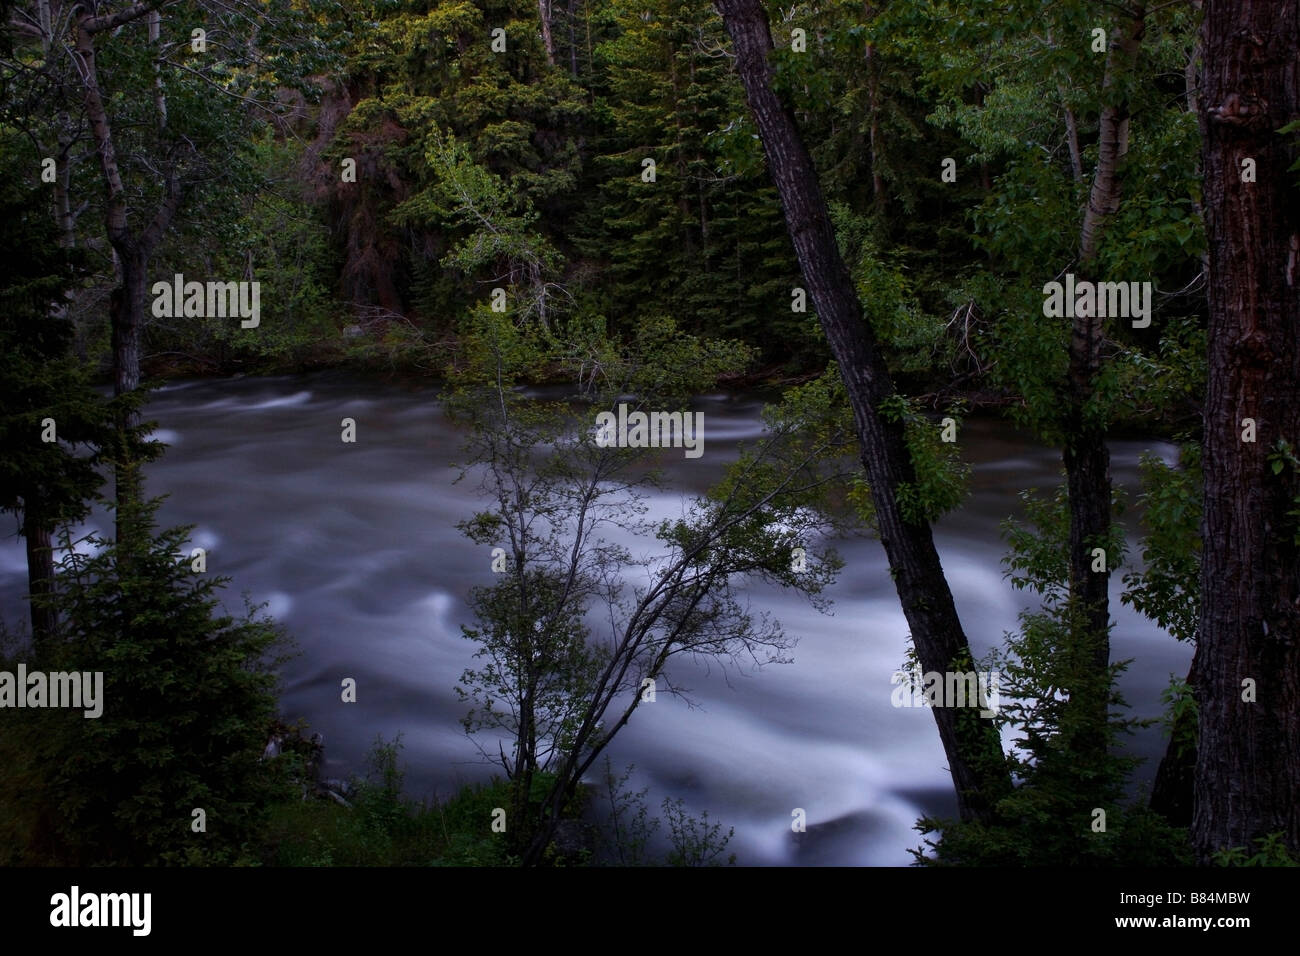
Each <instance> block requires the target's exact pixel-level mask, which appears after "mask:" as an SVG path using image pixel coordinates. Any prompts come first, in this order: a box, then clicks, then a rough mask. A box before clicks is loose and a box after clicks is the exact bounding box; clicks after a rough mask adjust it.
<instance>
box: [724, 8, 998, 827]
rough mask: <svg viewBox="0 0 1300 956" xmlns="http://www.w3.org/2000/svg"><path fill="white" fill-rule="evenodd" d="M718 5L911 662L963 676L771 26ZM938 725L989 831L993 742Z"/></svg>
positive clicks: (953, 717)
mask: <svg viewBox="0 0 1300 956" xmlns="http://www.w3.org/2000/svg"><path fill="white" fill-rule="evenodd" d="M714 5H715V6H716V8H717V10H718V12H719V14H721V16H722V19H723V21H724V23H725V24H726V27H727V32H728V33H729V34H730V35H731V39H732V44H733V47H734V50H735V55H736V71H737V72H738V73H739V75H740V78H741V81H742V83H743V84H744V87H745V95H746V98H747V100H748V102H749V107H750V110H751V111H752V112H753V114H754V119H755V122H756V123H757V125H758V130H759V133H760V136H761V138H762V142H763V149H764V151H765V153H766V156H767V165H768V171H769V173H770V175H771V177H772V180H773V182H774V183H775V185H776V187H777V191H778V193H779V194H780V196H781V206H782V209H783V210H784V213H785V219H786V225H787V227H788V229H789V232H790V237H791V239H792V241H793V243H794V247H795V252H796V254H797V255H798V258H799V265H800V268H801V269H802V271H803V276H804V282H805V283H806V284H807V286H808V292H809V295H810V296H811V297H812V300H813V303H814V305H815V306H816V309H817V315H818V318H819V319H820V321H821V324H822V328H823V330H824V331H825V333H826V337H827V340H828V341H829V343H830V347H831V351H832V353H833V354H834V356H835V358H836V360H837V362H838V363H839V367H840V373H841V374H842V375H843V377H844V383H845V386H846V388H847V390H848V394H849V401H850V403H851V405H852V407H853V415H854V421H855V423H856V427H857V433H858V439H859V442H860V444H861V446H862V464H863V467H864V468H865V470H866V476H867V481H868V483H869V485H870V487H871V494H872V499H873V501H874V503H875V509H876V517H877V523H878V526H879V531H880V539H881V543H882V544H883V545H884V547H885V553H886V555H887V556H888V559H889V566H890V569H891V574H892V576H893V578H894V585H895V588H896V589H897V591H898V596H899V600H900V601H901V603H902V606H903V613H904V615H905V616H906V618H907V622H908V625H909V626H910V627H911V631H912V640H913V643H914V644H915V646H916V651H917V656H918V658H919V659H920V663H921V666H922V668H923V669H924V670H926V671H940V672H943V671H954V670H963V671H964V670H968V669H969V666H970V664H969V660H970V647H969V644H968V643H967V640H966V635H965V632H964V631H963V630H962V626H961V621H960V619H959V618H958V616H957V609H956V606H955V604H954V603H953V598H952V592H951V591H950V590H949V588H948V582H947V580H946V579H945V577H944V573H943V567H942V565H941V564H940V561H939V553H938V551H937V550H936V548H935V545H934V538H933V534H932V532H931V529H930V526H929V524H928V523H925V522H922V523H916V522H912V521H908V520H907V519H906V518H904V516H903V512H902V508H901V507H900V503H899V498H898V492H899V488H900V487H901V486H903V485H904V484H906V483H907V482H910V481H912V480H914V472H913V467H912V461H911V458H910V456H909V454H908V451H907V447H906V445H905V443H904V437H903V425H902V423H901V422H900V421H897V420H895V419H891V418H888V417H886V416H885V415H883V414H882V413H881V409H882V403H884V402H885V401H886V400H887V399H889V398H891V397H892V396H894V395H895V394H896V393H895V391H894V386H893V383H892V381H891V379H890V375H889V370H888V368H887V367H886V366H885V362H884V359H883V358H882V356H881V354H880V351H879V349H878V348H877V347H876V341H875V336H874V332H873V331H872V328H871V325H870V323H869V322H868V321H866V317H865V316H864V315H863V314H862V307H861V303H860V302H859V300H858V296H857V291H856V290H855V288H854V286H853V280H852V278H851V277H850V275H849V271H848V268H847V267H846V266H845V264H844V260H843V258H842V257H841V256H840V252H839V249H838V247H837V246H836V242H835V234H834V231H833V229H832V227H831V221H830V216H829V213H828V211H827V207H826V201H825V199H824V198H823V196H822V193H821V187H820V185H819V183H818V180H817V174H816V171H815V169H814V167H813V164H812V159H811V157H810V156H809V154H808V150H807V148H806V147H805V146H804V143H803V140H802V139H801V138H800V136H799V131H798V129H797V127H796V125H795V121H794V117H793V115H792V114H791V113H790V111H789V110H788V109H787V108H786V107H785V106H784V105H783V104H782V103H781V102H780V100H779V99H778V97H777V95H776V93H775V92H774V91H773V88H772V65H771V63H770V61H769V59H768V54H769V53H770V51H771V50H772V49H773V44H772V35H771V31H770V27H769V25H768V20H767V15H766V13H765V12H764V10H763V7H762V5H761V3H760V2H759V0H714ZM933 713H934V718H935V722H936V723H937V724H938V727H939V736H940V739H941V740H942V742H943V748H944V753H945V754H946V755H947V758H948V763H949V769H950V771H951V773H952V777H953V783H954V785H955V787H956V790H957V799H958V808H959V812H960V814H961V817H962V819H965V820H971V819H989V818H990V817H991V813H992V807H993V803H994V801H995V800H996V799H997V798H998V797H999V796H1000V795H1001V794H1002V793H1004V792H1005V791H1006V790H1007V789H1008V787H1009V786H1010V780H1009V776H1008V772H1007V769H1006V763H1005V759H1004V756H1003V753H1002V747H1001V742H1000V741H999V739H998V735H997V733H996V732H995V731H994V730H993V728H992V727H991V725H990V723H989V721H987V720H981V719H980V718H979V716H978V711H977V709H975V708H953V707H935V708H933Z"/></svg>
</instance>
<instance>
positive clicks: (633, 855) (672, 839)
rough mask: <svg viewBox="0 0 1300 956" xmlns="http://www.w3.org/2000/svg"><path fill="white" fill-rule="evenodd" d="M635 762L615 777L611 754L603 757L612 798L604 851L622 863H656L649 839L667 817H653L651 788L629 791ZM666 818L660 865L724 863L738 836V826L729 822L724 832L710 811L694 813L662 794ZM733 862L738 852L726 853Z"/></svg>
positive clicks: (629, 864) (648, 864)
mask: <svg viewBox="0 0 1300 956" xmlns="http://www.w3.org/2000/svg"><path fill="white" fill-rule="evenodd" d="M634 769H635V767H632V766H629V767H628V768H627V769H626V770H625V771H624V772H623V774H622V776H619V777H616V776H615V775H614V771H613V767H612V765H611V763H610V761H609V758H608V757H606V758H605V770H604V784H605V792H606V794H607V796H608V798H609V816H608V818H607V820H606V823H605V828H606V831H607V835H608V844H609V845H608V847H607V849H606V853H607V855H608V857H609V859H610V861H611V862H613V863H614V864H616V865H619V866H653V865H656V864H657V863H658V861H656V860H655V859H654V858H653V857H652V856H651V854H650V845H651V841H652V840H653V838H654V835H655V834H656V833H657V832H658V830H659V827H660V825H661V823H662V822H663V821H662V820H661V819H660V818H658V817H651V816H650V815H649V809H648V808H647V807H646V804H645V795H646V793H647V792H648V788H642V789H641V790H638V791H635V792H633V791H631V790H629V789H628V788H627V781H628V779H629V778H630V777H631V776H632V771H633V770H634ZM661 806H662V809H663V811H664V819H666V820H667V821H668V843H669V849H668V852H667V855H666V856H665V857H664V859H663V861H662V862H661V863H658V865H666V866H721V865H722V854H723V853H724V852H726V848H727V844H728V843H730V842H731V838H732V837H733V836H735V833H736V828H735V827H729V828H728V829H727V832H726V833H725V834H723V832H722V824H721V823H709V812H708V811H707V810H705V811H703V812H702V813H701V814H700V816H698V817H695V816H693V815H691V814H690V813H688V812H687V810H686V805H685V801H684V800H682V799H681V798H680V797H679V798H677V799H676V800H673V799H671V798H669V797H664V800H663V803H662V805H661ZM726 862H727V863H728V864H733V865H734V864H735V862H736V854H734V853H731V854H729V855H728V856H727V857H726Z"/></svg>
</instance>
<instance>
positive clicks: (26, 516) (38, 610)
mask: <svg viewBox="0 0 1300 956" xmlns="http://www.w3.org/2000/svg"><path fill="white" fill-rule="evenodd" d="M23 540H24V541H25V542H26V545H27V590H28V592H29V593H30V594H31V601H30V603H31V608H32V646H33V648H34V649H35V650H37V651H38V652H39V651H40V650H42V648H43V646H44V645H46V644H48V642H49V640H50V638H51V637H53V635H54V630H55V627H56V626H57V624H58V619H57V617H56V615H55V612H54V608H53V607H52V606H51V605H49V604H48V603H47V600H48V598H49V597H50V596H51V594H52V593H53V590H54V551H53V549H52V548H51V546H50V529H49V527H48V526H47V525H46V524H45V522H44V521H42V520H41V517H40V515H39V514H38V508H37V506H36V504H35V503H34V502H30V501H29V502H25V503H24V507H23Z"/></svg>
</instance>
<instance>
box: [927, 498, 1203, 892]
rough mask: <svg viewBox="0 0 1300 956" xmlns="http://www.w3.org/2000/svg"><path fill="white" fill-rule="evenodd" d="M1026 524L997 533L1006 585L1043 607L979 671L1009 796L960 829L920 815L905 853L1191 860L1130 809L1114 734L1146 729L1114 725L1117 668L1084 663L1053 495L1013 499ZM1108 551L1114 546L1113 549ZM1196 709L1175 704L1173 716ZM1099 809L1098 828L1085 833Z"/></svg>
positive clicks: (1181, 837)
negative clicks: (1005, 547) (1002, 743)
mask: <svg viewBox="0 0 1300 956" xmlns="http://www.w3.org/2000/svg"><path fill="white" fill-rule="evenodd" d="M1021 499H1022V501H1023V502H1024V505H1025V508H1026V513H1027V520H1026V521H1024V522H1023V523H1021V522H1013V521H1008V522H1007V523H1006V524H1005V525H1004V529H1005V531H1006V533H1007V537H1008V540H1009V543H1010V553H1009V554H1008V556H1007V558H1006V559H1005V563H1006V565H1007V568H1008V571H1007V574H1008V577H1009V578H1010V579H1011V582H1012V584H1013V585H1014V586H1015V587H1017V588H1018V589H1027V590H1030V591H1032V592H1035V593H1036V594H1038V595H1039V596H1040V597H1041V599H1042V604H1041V607H1040V609H1039V610H1033V611H1030V610H1026V611H1023V612H1022V613H1021V614H1020V629H1019V631H1018V632H1017V633H1015V634H1008V635H1007V638H1006V642H1005V646H1004V647H1003V648H1001V649H996V650H995V651H993V652H991V653H990V654H989V655H988V656H987V657H986V658H985V659H984V661H983V662H982V663H981V665H980V666H981V669H983V670H986V671H991V672H993V673H996V674H998V675H999V679H998V684H997V692H998V697H999V705H998V706H997V707H996V708H995V710H996V713H995V715H994V716H993V717H992V718H991V720H992V721H993V723H994V725H995V726H996V727H997V728H998V730H999V731H1000V732H1003V733H1005V732H1007V731H1010V732H1011V733H1012V735H1013V743H1012V747H1011V750H1010V752H1009V753H1008V756H1007V759H1008V762H1009V765H1010V768H1011V774H1012V779H1013V781H1014V784H1015V785H1014V787H1013V788H1012V790H1011V791H1010V792H1009V793H1007V794H1006V795H1004V796H1002V797H1001V798H1000V799H998V800H997V802H996V804H995V807H994V812H993V816H992V819H991V820H990V821H985V822H961V821H953V820H941V819H937V818H931V817H926V818H923V819H922V820H920V821H919V822H918V824H917V830H919V831H920V832H921V833H922V834H936V837H935V838H934V839H930V838H927V839H925V840H924V846H923V847H921V848H918V849H916V850H913V851H912V852H913V855H914V857H915V858H916V862H917V863H918V864H920V865H964V866H971V865H974V866H1042V865H1053V866H1151V865H1180V864H1186V863H1189V862H1190V861H1191V850H1190V846H1189V844H1188V842H1187V835H1186V833H1185V832H1184V831H1183V830H1181V829H1178V828H1174V827H1171V826H1169V824H1168V823H1167V822H1166V821H1165V820H1164V819H1163V818H1162V817H1161V816H1159V815H1158V814H1155V813H1153V812H1152V811H1150V810H1149V809H1148V808H1147V807H1146V803H1145V801H1144V800H1140V799H1139V800H1137V801H1133V802H1130V801H1129V800H1127V799H1126V797H1125V783H1126V780H1127V779H1128V777H1129V775H1130V774H1131V772H1132V770H1133V768H1134V766H1135V765H1136V760H1135V758H1132V757H1127V756H1124V755H1122V754H1121V753H1119V752H1118V751H1119V748H1118V741H1119V738H1120V736H1121V735H1122V734H1125V733H1129V732H1131V731H1132V730H1133V729H1134V728H1136V727H1141V726H1145V723H1146V722H1144V721H1140V720H1136V719H1133V718H1128V717H1123V716H1121V714H1122V708H1123V707H1124V701H1123V699H1122V698H1121V697H1120V696H1119V694H1118V693H1117V691H1116V690H1115V683H1116V680H1117V678H1118V677H1119V675H1120V674H1121V673H1122V672H1123V670H1124V669H1125V668H1126V667H1127V662H1117V663H1112V664H1110V665H1109V666H1107V667H1106V668H1104V669H1101V670H1099V669H1098V668H1097V667H1096V664H1095V662H1094V661H1093V660H1092V653H1091V652H1092V648H1091V645H1090V644H1089V643H1088V642H1087V640H1086V639H1085V640H1081V639H1080V636H1079V635H1081V634H1086V631H1087V629H1086V627H1085V626H1084V620H1086V618H1085V617H1084V615H1083V614H1082V612H1081V609H1080V608H1078V607H1077V606H1076V605H1075V602H1074V601H1073V600H1072V599H1071V597H1070V594H1069V589H1068V586H1067V581H1068V577H1069V568H1068V565H1067V561H1066V558H1065V555H1066V546H1065V542H1066V540H1067V539H1068V534H1069V516H1068V511H1067V504H1066V498H1065V493H1064V489H1063V488H1058V489H1057V491H1056V493H1055V495H1054V496H1053V497H1052V498H1047V499H1044V498H1038V497H1037V496H1035V495H1034V494H1033V492H1032V491H1030V492H1024V493H1022V495H1021ZM1097 546H1099V547H1106V549H1107V555H1108V561H1116V562H1117V561H1118V560H1119V557H1118V556H1120V555H1122V550H1121V548H1122V539H1120V538H1115V539H1113V540H1111V541H1108V542H1099V543H1097ZM1112 549H1115V550H1113V551H1112ZM1091 700H1102V701H1104V702H1105V705H1106V720H1105V723H1104V725H1100V726H1099V721H1098V717H1097V715H1096V714H1094V713H1093V712H1092V711H1091V709H1090V708H1088V707H1083V706H1077V705H1075V701H1091ZM1186 706H1194V704H1189V703H1188V702H1187V701H1185V700H1182V699H1181V698H1180V702H1179V703H1178V704H1177V707H1176V708H1175V712H1177V710H1178V709H1179V708H1185V707H1186ZM1097 809H1101V810H1104V811H1105V814H1106V816H1105V829H1104V830H1100V831H1099V830H1095V829H1094V828H1093V824H1094V820H1095V819H1096V818H1095V817H1094V811H1095V810H1097Z"/></svg>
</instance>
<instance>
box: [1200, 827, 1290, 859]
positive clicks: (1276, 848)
mask: <svg viewBox="0 0 1300 956" xmlns="http://www.w3.org/2000/svg"><path fill="white" fill-rule="evenodd" d="M1254 842H1255V845H1256V846H1257V847H1258V848H1259V849H1258V850H1256V852H1255V853H1254V854H1253V855H1252V854H1251V852H1250V850H1249V849H1248V848H1246V847H1244V846H1234V847H1229V848H1227V849H1223V850H1219V851H1218V852H1217V853H1215V854H1214V857H1213V859H1214V863H1215V865H1216V866H1300V860H1297V859H1296V858H1295V857H1293V856H1292V855H1291V852H1290V851H1289V850H1288V849H1287V845H1286V834H1285V833H1283V832H1282V831H1280V830H1279V831H1278V832H1277V833H1270V834H1268V836H1264V837H1260V838H1258V839H1257V840H1255V841H1254Z"/></svg>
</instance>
